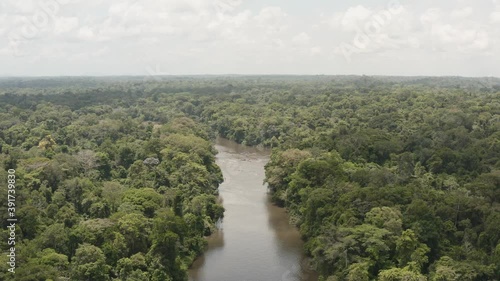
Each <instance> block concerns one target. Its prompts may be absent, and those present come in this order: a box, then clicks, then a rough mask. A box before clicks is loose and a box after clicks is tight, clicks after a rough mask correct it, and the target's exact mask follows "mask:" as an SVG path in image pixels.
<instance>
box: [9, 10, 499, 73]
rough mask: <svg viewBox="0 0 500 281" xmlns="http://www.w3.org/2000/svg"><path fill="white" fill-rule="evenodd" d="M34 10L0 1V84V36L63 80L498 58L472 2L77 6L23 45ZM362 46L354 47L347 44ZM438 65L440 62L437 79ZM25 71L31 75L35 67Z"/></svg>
mask: <svg viewBox="0 0 500 281" xmlns="http://www.w3.org/2000/svg"><path fill="white" fill-rule="evenodd" d="M44 1H49V0H44ZM50 1H52V0H50ZM54 1H55V0H54ZM75 1H78V0H75ZM250 1H252V2H250ZM486 2H487V1H486ZM284 3H288V2H284ZM38 4H39V2H38V0H37V1H34V0H33V1H31V0H26V1H15V0H5V1H0V36H3V37H7V40H0V50H1V51H0V59H1V60H2V65H1V66H0V74H1V73H5V72H6V71H3V70H2V69H1V68H5V69H8V68H12V67H13V66H18V65H19V63H13V61H14V59H16V58H13V57H12V56H11V57H7V56H8V50H9V49H8V47H9V46H11V45H12V44H11V43H12V42H11V41H12V40H10V41H9V39H8V36H9V34H14V35H15V34H17V35H21V36H20V38H21V44H20V46H21V49H22V51H23V52H24V53H26V58H30V57H35V58H37V59H38V61H43V59H44V58H45V61H43V62H44V64H43V65H42V64H41V63H40V65H39V66H38V67H39V68H38V69H42V70H43V71H45V69H46V68H47V63H48V62H49V63H50V65H51V68H53V69H54V71H53V72H54V73H64V74H66V73H69V72H71V71H69V72H68V71H66V70H64V71H61V69H66V68H74V69H73V70H72V71H73V72H74V73H78V72H79V71H81V72H85V73H92V67H93V66H94V65H100V66H106V67H107V69H105V70H102V72H105V73H106V72H109V73H115V74H120V73H123V72H126V73H134V71H136V73H137V71H138V74H141V71H143V70H144V69H145V68H146V65H156V64H159V65H160V66H161V69H162V71H166V72H169V73H173V74H174V73H196V72H198V73H214V72H217V73H231V72H232V73H238V72H239V73H245V72H250V73H259V72H266V73H270V72H273V71H275V72H278V73H284V72H287V71H290V72H293V73H300V72H307V73H311V72H312V73H317V72H321V71H343V72H352V73H357V72H362V73H367V72H369V71H370V69H372V71H373V72H377V73H381V72H384V71H386V72H387V71H388V69H389V67H388V65H389V63H387V61H388V60H390V59H391V58H392V57H393V58H394V62H393V65H400V61H399V60H398V58H400V57H402V58H408V59H409V58H410V57H412V56H416V55H415V54H419V55H420V56H421V57H419V58H418V59H417V58H415V59H414V60H415V61H427V62H429V61H432V62H436V64H438V62H439V58H440V56H443V57H444V55H443V54H446V56H447V57H448V58H456V59H457V60H463V61H464V62H465V65H467V63H469V62H471V61H477V60H474V58H476V57H478V56H483V57H487V58H489V60H487V59H485V60H484V61H488V62H489V61H491V62H495V61H496V62H498V58H500V47H499V44H500V40H499V39H498V38H500V36H499V32H500V28H499V25H498V24H497V23H499V22H500V5H499V3H497V4H496V8H492V6H491V3H489V6H488V5H486V4H484V3H479V2H477V3H476V2H474V3H472V2H470V3H469V2H467V3H465V2H464V1H461V2H460V3H459V4H458V5H457V3H455V2H452V1H450V0H444V1H443V2H439V4H438V3H436V4H432V5H423V4H419V3H417V2H412V1H405V2H402V8H401V9H398V12H397V13H391V14H390V16H387V11H390V10H389V7H384V6H381V5H375V4H374V3H373V2H369V1H364V2H359V3H357V4H352V5H351V6H349V5H348V4H346V3H343V4H340V3H338V2H331V3H330V4H328V8H327V6H326V5H327V4H325V8H324V9H319V8H318V7H317V6H314V7H312V6H310V5H306V4H304V3H301V4H298V3H294V4H293V5H292V4H290V6H289V5H288V4H283V5H282V6H269V5H268V4H267V3H265V2H264V1H262V0H255V1H253V0H163V1H161V0H86V1H79V2H78V3H77V4H74V5H71V6H69V5H62V6H60V9H59V11H58V12H57V15H56V16H55V17H51V20H50V23H49V24H47V25H46V26H45V27H44V28H43V30H40V31H39V32H37V34H36V36H35V37H33V38H34V40H32V39H23V38H24V37H23V36H22V30H23V29H22V28H24V26H25V25H26V20H27V19H28V20H29V19H30V18H31V17H33V15H34V13H35V12H36V11H37V9H38V10H39V8H38V7H37V5H38ZM465 5H467V6H465ZM297 7H300V9H296V8H297ZM450 7H452V8H450ZM453 7H455V8H453ZM381 19H382V20H381ZM363 38H364V39H365V42H364V43H363V44H357V45H356V44H355V43H356V42H357V41H356V40H358V41H360V39H363ZM366 38H368V40H366ZM14 43H16V42H14ZM342 43H345V44H349V45H351V46H355V48H356V50H355V53H354V55H357V54H360V59H359V60H353V61H352V62H347V61H346V60H345V59H344V58H343V56H344V54H343V52H342V49H341V48H339V46H342ZM358 43H359V42H358ZM124 45H126V46H127V48H123V47H122V46H124ZM42 50H44V51H42ZM50 50H57V51H50ZM24 53H23V54H24ZM334 54H335V55H334ZM339 55H340V56H339ZM57 57H59V60H56V58H57ZM23 59H24V58H23ZM52 59H53V61H51V60H52ZM70 59H71V60H72V62H75V63H74V64H71V66H68V64H67V63H65V60H66V62H67V61H68V60H70ZM325 61H329V62H331V63H325ZM368 61H370V62H373V68H370V66H369V64H368V63H367V62H368ZM9 63H10V64H9ZM56 65H59V68H58V69H59V70H57V69H56ZM326 65H329V66H328V67H327V66H326ZM446 65H447V62H446V61H444V62H443V61H441V63H440V67H441V66H442V69H446ZM457 65H458V64H457ZM331 66H335V68H330V67H331ZM375 66H376V67H375ZM85 67H88V69H83V68H85ZM322 67H324V68H322ZM472 68H474V67H468V68H467V69H466V70H467V71H468V70H469V69H472ZM475 68H477V69H479V68H481V67H480V64H479V63H477V65H476V66H475ZM30 69H31V71H32V72H33V73H36V72H37V71H40V70H37V68H36V65H34V67H33V68H30ZM137 69H139V70H137ZM394 69H396V68H394ZM400 69H401V71H403V72H404V71H409V70H408V69H414V70H412V71H414V72H415V73H416V74H425V71H427V69H428V68H418V67H412V66H411V64H408V65H407V66H406V67H403V66H401V68H400ZM449 69H450V70H452V71H455V70H456V67H453V68H452V67H449ZM490 69H492V68H491V67H490ZM26 71H30V70H26ZM58 71H59V72H58ZM419 71H420V72H421V71H424V73H417V72H419ZM99 72H101V70H99ZM499 74H500V73H499Z"/></svg>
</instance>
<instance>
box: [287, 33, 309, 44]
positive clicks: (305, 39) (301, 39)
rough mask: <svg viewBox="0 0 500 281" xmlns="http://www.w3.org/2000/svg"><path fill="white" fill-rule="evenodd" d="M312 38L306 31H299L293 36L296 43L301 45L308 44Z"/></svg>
mask: <svg viewBox="0 0 500 281" xmlns="http://www.w3.org/2000/svg"><path fill="white" fill-rule="evenodd" d="M310 40H311V37H309V35H308V34H307V33H305V32H302V33H299V34H297V35H295V36H294V37H293V38H292V41H293V42H294V43H297V44H299V45H305V44H308V43H309V41H310Z"/></svg>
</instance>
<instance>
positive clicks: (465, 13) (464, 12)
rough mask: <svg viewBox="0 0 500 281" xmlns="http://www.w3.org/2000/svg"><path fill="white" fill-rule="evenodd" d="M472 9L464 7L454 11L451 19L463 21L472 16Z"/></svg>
mask: <svg viewBox="0 0 500 281" xmlns="http://www.w3.org/2000/svg"><path fill="white" fill-rule="evenodd" d="M473 12H474V9H472V7H464V8H461V9H455V10H453V11H452V12H451V17H452V18H455V19H464V18H467V17H469V16H470V15H472V13H473Z"/></svg>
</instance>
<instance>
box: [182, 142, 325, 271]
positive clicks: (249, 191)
mask: <svg viewBox="0 0 500 281" xmlns="http://www.w3.org/2000/svg"><path fill="white" fill-rule="evenodd" d="M215 147H216V149H217V150H218V151H219V153H218V154H217V158H216V161H217V164H218V165H219V166H220V168H221V169H222V174H223V175H224V182H223V183H222V184H221V185H220V187H219V191H220V196H221V198H222V200H223V205H224V208H225V209H226V211H225V213H224V219H223V221H222V223H221V225H220V229H219V231H217V232H216V233H214V234H213V235H212V236H210V237H208V249H207V251H206V252H205V254H204V255H202V256H201V257H199V258H198V259H197V260H196V261H195V262H194V264H193V265H192V267H191V269H190V270H189V280H191V281H316V280H317V276H316V274H314V272H311V271H309V270H308V269H307V266H306V258H305V256H304V254H303V250H302V246H303V242H302V240H301V239H300V234H299V232H298V231H297V229H296V228H295V227H293V226H291V225H290V224H289V223H288V216H287V214H286V212H285V210H284V209H282V208H279V207H276V206H274V205H273V204H272V203H270V201H269V196H268V194H267V188H266V186H265V185H264V184H263V181H264V165H265V164H266V163H267V161H268V160H269V154H270V151H269V150H265V149H258V148H255V147H248V146H243V145H240V144H237V143H235V142H233V141H229V140H227V139H222V138H219V139H217V142H216V146H215Z"/></svg>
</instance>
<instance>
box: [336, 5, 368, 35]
mask: <svg viewBox="0 0 500 281" xmlns="http://www.w3.org/2000/svg"><path fill="white" fill-rule="evenodd" d="M370 15H372V11H371V10H369V9H367V8H365V7H364V6H362V5H358V6H356V7H351V8H349V9H347V11H346V12H345V13H344V15H343V16H342V17H341V19H340V25H341V26H342V28H343V29H344V30H348V31H354V30H357V29H359V28H361V26H360V24H362V22H363V21H366V20H367V19H368V18H369V17H370Z"/></svg>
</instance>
